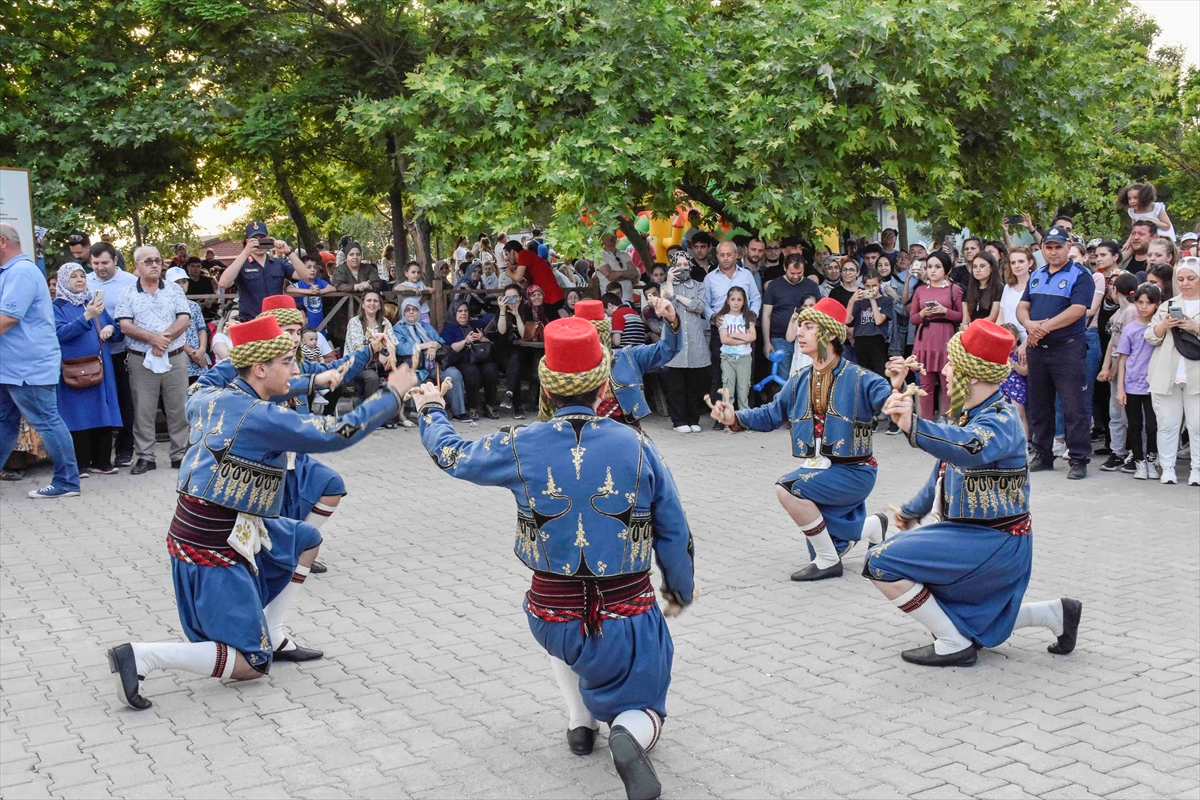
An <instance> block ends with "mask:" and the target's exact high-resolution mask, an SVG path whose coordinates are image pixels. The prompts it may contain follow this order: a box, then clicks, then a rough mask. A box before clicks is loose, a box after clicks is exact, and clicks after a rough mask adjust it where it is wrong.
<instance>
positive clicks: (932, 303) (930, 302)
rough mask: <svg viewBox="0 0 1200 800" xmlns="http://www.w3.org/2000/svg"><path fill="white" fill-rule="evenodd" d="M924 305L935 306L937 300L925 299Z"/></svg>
mask: <svg viewBox="0 0 1200 800" xmlns="http://www.w3.org/2000/svg"><path fill="white" fill-rule="evenodd" d="M925 307H926V308H928V309H934V308H937V301H936V300H926V301H925Z"/></svg>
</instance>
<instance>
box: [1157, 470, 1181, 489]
mask: <svg viewBox="0 0 1200 800" xmlns="http://www.w3.org/2000/svg"><path fill="white" fill-rule="evenodd" d="M1158 482H1159V483H1163V484H1171V485H1174V484H1176V483H1179V481H1178V480H1177V479H1176V478H1175V468H1174V467H1163V468H1162V477H1161V478H1159V479H1158Z"/></svg>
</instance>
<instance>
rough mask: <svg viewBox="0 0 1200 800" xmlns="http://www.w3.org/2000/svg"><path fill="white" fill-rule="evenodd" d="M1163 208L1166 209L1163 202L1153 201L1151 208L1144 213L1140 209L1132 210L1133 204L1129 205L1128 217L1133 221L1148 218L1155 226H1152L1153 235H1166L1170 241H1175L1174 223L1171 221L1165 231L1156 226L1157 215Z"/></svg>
mask: <svg viewBox="0 0 1200 800" xmlns="http://www.w3.org/2000/svg"><path fill="white" fill-rule="evenodd" d="M1165 209H1166V206H1165V205H1164V204H1162V203H1155V204H1154V207H1153V208H1151V209H1150V210H1149V211H1147V212H1145V213H1142V212H1140V211H1134V210H1133V206H1130V207H1129V209H1128V211H1129V218H1130V219H1131V220H1133V221H1135V222H1136V221H1137V220H1139V219H1148V220H1150V221H1151V222H1153V223H1155V226H1156V227H1155V228H1154V235H1155V236H1165V237H1167V238H1168V239H1170V240H1171V241H1175V225H1174V223H1172V224H1171V227H1169V228H1167V229H1166V230H1165V231H1164V230H1160V229H1159V228H1158V227H1157V224H1158V217H1159V215H1161V214H1162V212H1163V211H1164V210H1165Z"/></svg>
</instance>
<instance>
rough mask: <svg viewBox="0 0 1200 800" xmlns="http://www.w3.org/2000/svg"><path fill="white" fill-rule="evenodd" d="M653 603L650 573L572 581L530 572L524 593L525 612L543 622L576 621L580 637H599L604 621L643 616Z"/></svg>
mask: <svg viewBox="0 0 1200 800" xmlns="http://www.w3.org/2000/svg"><path fill="white" fill-rule="evenodd" d="M654 603H655V600H654V587H653V586H651V584H650V573H648V572H639V573H636V574H633V575H617V576H615V577H612V578H575V577H572V576H568V575H554V574H552V573H548V572H535V573H533V585H532V586H530V587H529V591H528V592H526V593H525V609H526V610H527V611H528V612H529V613H530V614H532V615H533V616H535V617H537V618H538V619H541V620H545V621H547V622H572V621H574V620H579V626H580V631H581V632H582V633H583V635H584V636H603V635H604V632H603V630H602V628H601V623H602V622H603V621H604V620H605V619H627V618H629V617H635V616H637V615H638V614H644V613H646V612H647V611H649V610H650V608H651V606H653V605H654Z"/></svg>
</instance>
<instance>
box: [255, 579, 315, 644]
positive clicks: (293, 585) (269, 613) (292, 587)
mask: <svg viewBox="0 0 1200 800" xmlns="http://www.w3.org/2000/svg"><path fill="white" fill-rule="evenodd" d="M307 577H308V567H306V566H304V565H303V564H297V565H296V571H295V572H294V573H292V579H291V581H289V582H288V585H287V586H285V587H283V591H282V592H280V593H279V594H278V595H277V596H276V597H275V599H274V600H272V601H271V602H270V603H268V604H267V607H266V608H264V609H263V614H264V615H265V616H266V618H267V627H268V628H270V630H271V646H272V647H274V648H275V649H276V650H279V649H281V648H282V649H284V650H291V649H292V648H293V647H295V646H296V643H295V642H288V644H289V645H291V647H283V640H284V639H286V638H287V636H286V635H284V632H283V622H284V620H286V619H287V615H288V612H289V611H291V610H292V603H293V602H295V600H296V596H297V595H298V594H300V588H301V587H302V586H303V585H304V579H305V578H307Z"/></svg>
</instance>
